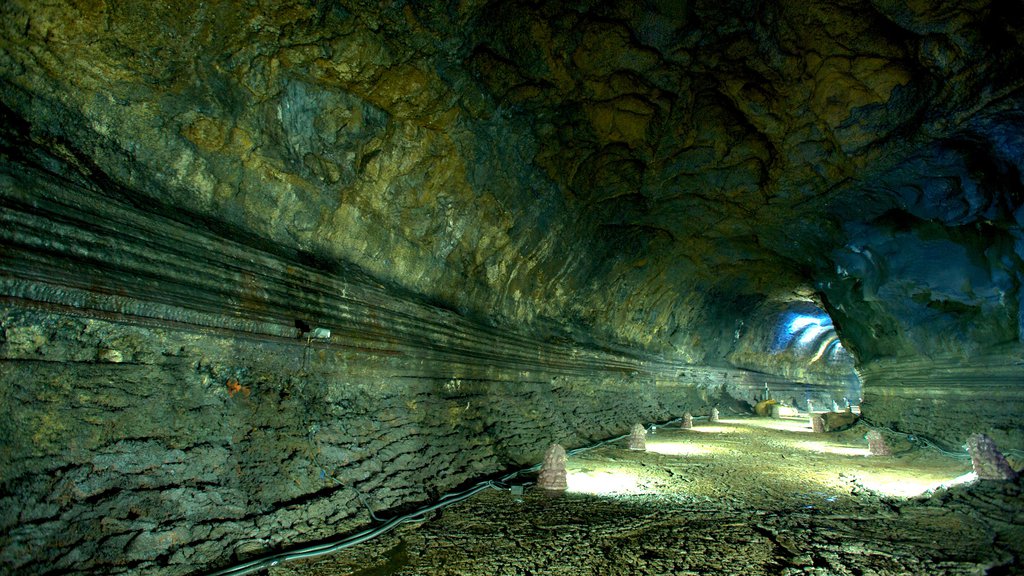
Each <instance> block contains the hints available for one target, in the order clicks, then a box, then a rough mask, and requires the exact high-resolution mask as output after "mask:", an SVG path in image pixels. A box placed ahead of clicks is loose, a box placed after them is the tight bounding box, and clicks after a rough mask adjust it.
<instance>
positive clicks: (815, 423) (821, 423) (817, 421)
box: [811, 416, 825, 434]
mask: <svg viewBox="0 0 1024 576" xmlns="http://www.w3.org/2000/svg"><path fill="white" fill-rule="evenodd" d="M811 429H812V430H814V433H815V434H822V433H824V432H825V419H824V418H822V417H821V416H811Z"/></svg>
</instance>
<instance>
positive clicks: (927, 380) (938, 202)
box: [818, 98, 1024, 448]
mask: <svg viewBox="0 0 1024 576" xmlns="http://www.w3.org/2000/svg"><path fill="white" fill-rule="evenodd" d="M1013 101H1014V102H1016V103H1017V104H1016V105H1017V106H1018V107H1019V106H1021V105H1024V100H1021V99H1020V98H1017V99H1015V100H1013ZM1009 107H1010V108H1012V106H1009ZM1021 130H1024V117H1021V116H1020V114H1019V112H1008V113H1005V114H999V115H995V116H991V117H982V118H979V119H977V120H976V121H974V122H973V123H972V124H971V126H970V130H969V131H968V132H966V133H965V134H962V135H961V136H960V137H959V138H956V139H948V140H944V141H940V142H934V143H931V144H930V145H928V146H925V147H922V148H921V149H920V150H918V151H917V152H916V153H915V154H913V155H912V156H910V157H908V158H903V159H900V160H898V161H896V162H895V163H894V165H893V166H891V167H890V168H888V169H886V170H884V171H882V172H880V173H876V174H871V175H868V177H866V178H864V179H863V181H862V183H860V184H858V186H859V188H858V190H857V191H856V192H855V194H854V196H855V197H856V200H854V201H853V202H856V205H857V206H859V207H860V208H859V209H858V210H856V211H855V210H854V209H853V207H852V206H849V205H847V206H843V207H842V208H838V207H837V211H838V210H840V209H841V210H842V215H843V216H842V217H843V218H845V222H844V223H843V224H842V226H843V229H844V232H845V235H846V237H847V243H846V245H845V246H843V247H841V248H838V249H836V250H835V251H833V253H832V254H831V255H830V260H831V262H832V266H833V268H832V269H831V270H830V271H828V273H827V274H825V275H824V278H823V279H822V280H821V282H820V283H819V284H818V287H819V288H820V290H821V294H822V295H823V300H824V302H825V303H826V306H827V308H828V310H829V313H830V314H831V315H832V317H833V318H834V319H835V322H836V325H837V327H838V329H839V333H840V334H841V335H842V336H843V338H844V342H847V343H848V344H849V346H850V349H851V351H852V352H853V353H854V355H855V356H856V358H857V368H858V372H859V373H860V375H861V377H862V379H863V381H864V411H865V415H866V416H867V417H868V418H870V419H872V421H874V422H877V423H879V424H883V425H886V426H890V427H893V428H896V429H900V430H904V431H914V432H918V433H921V434H926V435H931V436H933V437H935V438H937V439H940V440H941V441H942V442H944V443H946V444H947V445H949V446H957V447H958V446H960V445H961V444H962V443H963V442H964V441H965V440H966V438H967V436H968V435H969V434H970V433H971V432H985V433H986V434H989V435H990V436H992V437H993V438H996V439H997V440H996V441H997V443H998V444H1000V445H1003V446H1006V447H1013V448H1020V447H1021V446H1024V425H1022V424H1021V422H1020V418H1019V415H1020V414H1021V411H1022V410H1024V344H1022V343H1024V316H1022V311H1024V307H1022V297H1024V290H1022V281H1024V276H1022V271H1024V242H1022V241H1021V238H1022V236H1024V233H1022V225H1024V180H1022V175H1021V167H1024V139H1022V138H1021V136H1020V134H1021V133H1022V132H1021ZM851 214H858V217H856V218H851V217H850V215H851Z"/></svg>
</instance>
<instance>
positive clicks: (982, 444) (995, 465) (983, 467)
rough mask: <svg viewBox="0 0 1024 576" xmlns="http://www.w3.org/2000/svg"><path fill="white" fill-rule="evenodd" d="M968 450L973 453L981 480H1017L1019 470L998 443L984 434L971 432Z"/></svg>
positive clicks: (975, 466)
mask: <svg viewBox="0 0 1024 576" xmlns="http://www.w3.org/2000/svg"><path fill="white" fill-rule="evenodd" d="M967 452H968V453H969V454H970V455H971V465H972V466H973V468H974V473H975V474H977V475H978V478H980V479H981V480H1016V479H1017V477H1018V475H1017V472H1016V471H1015V470H1014V469H1013V468H1011V467H1010V464H1009V463H1008V462H1007V461H1006V457H1005V456H1003V455H1002V454H1001V453H1000V452H999V450H997V449H996V443H995V442H993V441H992V439H991V438H989V437H988V436H986V435H984V434H971V436H970V437H969V438H968V439H967Z"/></svg>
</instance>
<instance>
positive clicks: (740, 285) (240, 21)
mask: <svg viewBox="0 0 1024 576" xmlns="http://www.w3.org/2000/svg"><path fill="white" fill-rule="evenodd" d="M2 10H3V20H4V23H3V25H2V26H3V36H4V41H3V44H4V47H3V49H2V61H0V69H2V71H3V76H2V87H3V92H2V95H3V101H4V104H5V107H6V108H7V109H8V111H7V112H6V114H7V115H8V116H9V118H18V122H24V124H25V126H27V127H26V128H25V129H24V132H26V133H28V134H29V136H28V138H29V140H31V142H32V146H37V147H39V148H40V149H43V150H45V151H46V153H47V154H51V155H54V156H56V157H59V158H62V159H63V160H64V161H66V162H67V163H68V164H69V165H71V166H73V167H77V169H78V172H79V173H80V174H78V175H77V176H76V177H77V178H79V179H81V180H82V181H84V182H87V183H90V182H91V183H93V184H95V183H97V182H101V183H102V185H103V186H107V187H109V188H111V189H115V188H116V189H119V190H121V191H122V192H120V193H121V194H122V195H123V196H128V197H130V199H131V201H132V202H136V203H139V204H149V205H152V206H157V207H167V206H171V207H175V208H176V209H177V210H178V211H179V213H180V214H183V216H182V217H183V218H184V217H188V218H192V219H194V220H195V221H196V222H200V221H202V222H216V223H218V225H220V226H223V227H224V228H225V229H230V230H232V231H233V232H232V233H233V234H237V235H239V236H240V237H246V238H249V237H251V238H256V239H259V242H261V243H263V245H266V246H273V247H275V249H280V250H285V249H287V250H294V251H295V252H296V253H298V254H307V255H313V256H314V257H315V258H314V259H315V260H316V261H321V260H337V261H346V262H353V263H355V264H357V265H359V266H361V267H363V268H365V269H367V270H369V271H370V272H371V273H373V274H375V275H377V276H378V277H381V278H382V279H384V280H386V281H393V282H395V283H398V284H400V285H403V286H405V287H407V288H410V289H412V290H414V291H416V292H418V293H422V294H426V295H428V296H430V297H431V298H435V299H437V300H439V301H442V302H445V303H447V304H448V305H450V306H452V307H453V308H454V309H458V310H459V311H462V312H465V313H467V314H468V313H477V314H480V315H485V316H489V317H492V318H498V319H501V318H504V319H508V320H535V319H536V318H555V319H558V320H559V322H561V324H562V325H563V326H587V327H596V328H595V329H599V331H600V330H604V331H606V332H608V333H609V334H610V335H611V336H612V337H613V338H615V339H617V340H620V341H626V342H632V343H637V344H640V345H652V346H661V345H668V346H672V347H674V348H675V349H677V350H679V351H680V352H681V353H682V355H683V356H684V357H689V358H691V359H693V358H699V357H701V356H706V355H708V354H713V353H715V352H716V351H714V350H708V349H707V346H709V345H708V344H707V340H708V330H707V329H706V328H701V330H703V332H702V334H703V335H704V340H705V342H704V343H703V344H702V343H700V342H699V340H700V336H699V335H695V334H697V333H698V332H700V330H698V329H697V328H698V327H701V326H704V325H705V324H708V323H709V322H710V320H709V319H716V322H717V323H718V324H720V325H722V326H724V328H723V330H725V331H727V332H728V333H730V334H731V333H732V327H733V324H732V323H733V322H734V321H735V320H736V319H738V318H740V317H742V316H743V315H744V314H745V313H749V312H751V311H753V310H755V309H756V308H757V306H759V305H760V303H762V302H764V301H765V300H773V299H774V300H786V299H802V300H808V299H813V300H815V301H817V302H819V303H821V302H822V301H823V300H824V305H826V307H828V308H829V310H830V312H832V313H833V315H834V316H837V322H838V323H843V322H845V323H846V326H847V327H848V328H847V330H848V333H849V334H851V335H854V336H856V334H857V329H858V328H857V327H856V319H855V318H854V317H853V316H854V315H853V314H852V313H851V314H849V316H848V317H845V318H844V317H843V312H842V311H841V310H839V309H838V306H839V304H842V303H843V302H845V300H843V299H844V298H846V299H847V300H850V302H847V306H848V307H851V306H853V305H854V302H853V300H856V302H857V303H860V304H862V305H864V301H869V302H870V300H871V298H865V297H864V294H865V293H864V290H865V287H864V286H861V285H858V286H857V287H856V294H855V296H856V298H854V297H853V296H850V290H849V289H846V288H843V290H846V291H845V292H843V291H841V290H839V289H838V288H835V290H836V291H834V292H832V293H830V292H829V290H831V289H833V285H832V284H830V282H835V283H836V286H838V285H839V284H841V281H842V279H843V278H845V277H846V276H847V275H848V274H849V273H850V270H853V269H854V268H856V266H857V264H856V262H854V263H852V264H851V263H849V262H846V260H850V259H854V260H856V258H855V256H856V255H857V254H861V253H862V251H863V249H864V246H865V244H866V243H868V242H875V244H877V245H880V246H890V248H891V249H892V251H893V252H894V253H899V251H900V247H899V246H901V245H900V244H899V242H898V241H897V240H898V238H897V237H898V236H899V234H900V233H902V232H901V230H902V231H903V232H906V230H907V229H910V228H913V229H914V230H915V231H916V230H918V228H921V227H927V226H929V225H931V226H933V227H934V228H937V229H936V230H934V231H933V232H934V233H931V232H929V233H930V234H932V235H931V236H929V238H931V239H932V241H935V242H939V240H936V238H939V237H941V240H942V241H945V242H951V243H953V244H955V245H957V246H961V245H963V246H967V248H965V250H966V251H967V253H966V254H965V255H964V256H963V258H964V259H965V261H971V262H973V261H976V260H977V258H976V257H975V252H981V253H983V254H988V256H987V258H988V259H989V260H990V262H989V263H988V264H985V265H984V266H982V268H983V270H982V271H980V272H978V274H979V275H981V276H985V275H987V276H986V279H985V280H979V281H978V282H977V283H980V284H985V282H989V283H991V284H993V285H995V286H996V288H998V290H997V289H996V288H993V290H996V291H997V292H998V291H1001V292H1002V294H1003V296H1002V297H1003V298H1004V299H1005V296H1006V294H1010V295H1013V294H1016V293H1018V292H1019V283H1020V278H1019V273H1017V272H1014V270H1015V268H1017V267H1018V266H1019V262H1020V253H1021V249H1020V248H1019V247H1018V248H1014V246H1015V245H1014V242H1015V241H1016V242H1018V244H1019V242H1020V241H1019V240H1016V239H1019V238H1020V232H1019V230H1020V222H1019V220H1020V219H1024V215H1022V214H1021V212H1020V211H1019V207H1020V205H1021V186H1022V181H1021V172H1020V168H1021V165H1022V164H1024V136H1022V135H1021V134H1024V131H1022V130H1021V129H1022V128H1024V112H1022V106H1021V104H1022V99H1024V90H1022V86H1024V74H1022V72H1021V70H1022V66H1021V63H1022V62H1024V58H1022V43H1024V26H1022V17H1021V10H1020V7H1019V6H1017V5H1015V4H1014V3H1012V2H1002V3H1000V2H988V1H981V0H972V1H967V2H961V1H945V2H941V1H940V2H931V1H929V2H923V1H922V2H918V1H913V2H891V1H888V0H874V1H853V0H851V1H844V0H831V1H828V2H814V3H806V2H796V1H783V2H757V1H752V0H736V1H730V0H724V1H722V0H718V1H704V0H697V1H655V0H651V1H646V2H629V1H619V2H586V1H585V2H577V3H563V2H546V1H540V2H527V1H508V0H501V1H491V2H483V1H475V2H474V1H472V0H463V1H460V2H387V1H383V2H344V1H343V2H331V1H318V2H272V3H260V2H247V3H235V2H204V3H191V2H184V3H177V2H171V3H141V2H113V1H112V2H101V1H96V2H72V3H38V2H9V3H6V4H5V7H4V8H3V9H2ZM13 123H14V122H13V121H10V122H9V125H13ZM8 154H9V155H11V157H13V156H14V155H17V154H24V155H25V156H26V157H27V156H30V155H31V154H30V153H28V152H24V151H22V152H18V153H14V152H9V153H8ZM100 175H102V179H100V177H99V176H100ZM1015 211H1016V216H1014V212H1015ZM878 222H882V223H883V225H882V227H881V228H880V227H879V225H878V224H877V223H878ZM972 227H973V228H972ZM950 230H953V232H950ZM926 232H927V231H926ZM915 234H916V232H915ZM926 235H927V234H926ZM919 237H920V234H917V235H916V236H915V241H917V240H918V239H919ZM968 237H969V238H968ZM894 238H896V239H894ZM922 242H926V240H920V242H917V244H914V243H913V242H912V243H911V244H912V245H914V246H917V245H918V244H921V243H922ZM986 244H992V245H997V246H1000V248H999V249H998V250H997V252H998V253H991V252H985V251H986V250H987V249H988V248H987V247H986ZM943 249H944V248H942V247H941V246H940V247H939V248H936V250H943ZM851 250H852V252H851ZM844 251H845V252H844ZM921 251H922V253H923V252H926V250H925V249H924V248H921ZM844 258H846V260H844ZM840 272H842V273H843V274H840ZM922 274H924V273H923V272H922ZM865 276H870V273H869V272H865ZM876 280H877V279H876ZM929 282H931V284H930V285H931V286H932V287H933V288H934V284H935V282H933V281H932V280H927V279H926V280H922V281H921V282H920V283H919V284H921V285H929ZM867 283H868V284H870V283H871V279H870V278H868V280H867ZM876 283H877V284H879V285H883V284H884V279H883V280H877V282H876ZM876 288H878V287H877V286H876ZM880 289H882V290H883V291H884V289H885V288H884V286H882V288H880ZM939 292H941V291H940V290H938V288H935V289H934V290H932V291H931V292H929V294H931V293H935V294H938V293H939ZM948 292H949V291H947V293H942V294H939V296H941V298H942V301H944V302H945V301H959V300H964V298H967V297H965V296H963V294H960V293H959V292H958V293H955V294H954V293H948ZM981 292H983V290H980V289H979V290H975V291H974V292H972V294H971V295H970V298H974V299H975V300H977V301H974V300H972V301H971V302H970V303H968V304H965V305H966V306H975V307H979V308H978V309H979V310H982V309H984V311H985V313H986V314H988V313H989V312H990V310H988V309H987V308H985V306H988V305H989V303H990V300H991V299H990V298H989V299H986V298H988V296H984V295H982V296H978V294H980V293H981ZM914 294H916V295H917V300H915V301H913V302H911V301H910V300H908V302H910V304H908V306H914V305H915V304H914V302H917V303H918V304H920V303H921V302H920V300H921V296H920V291H918V292H915V293H914ZM994 294H995V292H992V294H990V296H991V297H992V298H996V296H995V295H994ZM869 296H870V294H869ZM904 296H906V298H910V297H911V295H906V294H905V295H904ZM939 296H936V298H938V297H939ZM928 297H930V296H925V298H926V299H927V298H928ZM958 299H959V300H958ZM1011 300H1012V298H1011ZM1011 304H1012V305H1008V306H1010V308H1007V309H1006V310H1002V311H1000V312H998V314H1002V316H1005V318H1002V316H1000V318H1001V319H999V320H998V321H997V322H996V324H997V326H996V328H993V329H991V330H989V332H991V334H990V335H989V336H985V337H987V338H989V339H990V340H993V341H1000V340H1006V339H1007V338H1012V337H1015V336H1016V332H1017V324H1016V320H1015V317H1014V315H1015V314H1017V308H1016V306H1017V304H1016V303H1011ZM865 306H867V308H865V309H870V310H873V311H874V312H877V313H878V315H879V316H880V317H882V318H883V320H884V319H885V318H886V314H889V315H890V316H893V317H894V315H895V314H896V313H895V312H893V311H892V310H879V309H877V308H878V307H877V306H876V305H874V304H870V303H869V304H867V305H865ZM872 306H874V308H872ZM922 306H923V304H922ZM933 309H934V306H933V307H932V308H931V310H933ZM843 310H846V308H844V309H843ZM998 314H997V315H998ZM888 321H890V323H893V322H895V323H898V319H893V318H889V320H888ZM883 323H884V322H883ZM898 328H899V327H898V326H897V327H896V328H894V330H896V331H898ZM864 330H868V327H864ZM1008 335H1009V336H1008ZM985 337H983V338H982V339H983V340H984V338H985ZM899 346H900V345H897V344H892V347H891V348H892V349H891V350H890V349H886V350H885V351H886V352H894V353H895V352H898V351H899V349H900V348H899ZM854 349H855V351H857V346H856V342H855V343H854ZM717 352H719V353H724V352H723V351H717ZM859 352H861V353H865V348H864V346H861V349H860V350H859Z"/></svg>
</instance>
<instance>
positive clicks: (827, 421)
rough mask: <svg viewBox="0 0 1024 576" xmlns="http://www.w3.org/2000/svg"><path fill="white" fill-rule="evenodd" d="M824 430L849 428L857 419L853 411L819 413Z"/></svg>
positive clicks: (831, 430)
mask: <svg viewBox="0 0 1024 576" xmlns="http://www.w3.org/2000/svg"><path fill="white" fill-rule="evenodd" d="M821 419H822V422H823V424H824V425H825V431H826V432H834V431H836V430H843V429H845V428H849V427H850V426H852V425H853V423H854V422H856V421H857V415H856V414H854V413H853V412H825V413H824V414H822V415H821Z"/></svg>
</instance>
